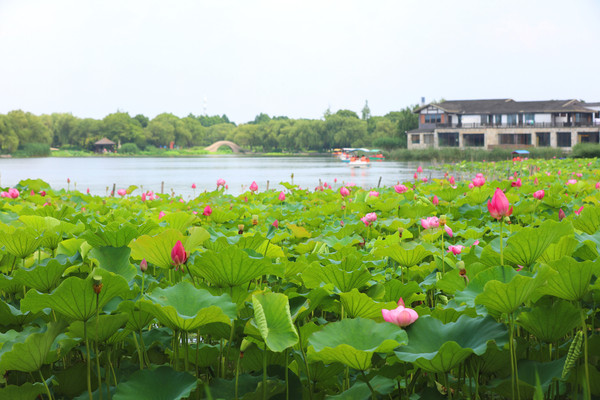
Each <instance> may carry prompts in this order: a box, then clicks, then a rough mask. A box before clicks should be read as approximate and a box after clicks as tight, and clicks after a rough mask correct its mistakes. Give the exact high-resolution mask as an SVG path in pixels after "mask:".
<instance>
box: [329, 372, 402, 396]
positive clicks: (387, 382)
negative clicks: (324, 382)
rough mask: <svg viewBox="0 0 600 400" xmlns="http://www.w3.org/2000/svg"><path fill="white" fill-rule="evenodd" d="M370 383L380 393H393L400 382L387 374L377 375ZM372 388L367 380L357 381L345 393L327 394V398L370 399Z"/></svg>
mask: <svg viewBox="0 0 600 400" xmlns="http://www.w3.org/2000/svg"><path fill="white" fill-rule="evenodd" d="M369 384H370V385H371V387H372V388H373V390H374V391H375V393H377V394H379V395H387V394H389V393H391V392H392V391H393V390H394V389H395V388H396V385H397V384H398V381H397V380H395V379H390V378H386V377H385V376H381V375H376V376H375V377H374V378H373V379H371V380H370V381H369ZM372 396H373V395H372V393H371V389H369V386H367V384H366V383H365V382H362V381H357V382H356V383H355V384H354V385H352V387H351V388H350V389H348V390H346V391H345V392H343V393H340V394H338V395H335V396H327V399H328V400H329V399H332V400H336V399H337V400H369V399H371V398H372Z"/></svg>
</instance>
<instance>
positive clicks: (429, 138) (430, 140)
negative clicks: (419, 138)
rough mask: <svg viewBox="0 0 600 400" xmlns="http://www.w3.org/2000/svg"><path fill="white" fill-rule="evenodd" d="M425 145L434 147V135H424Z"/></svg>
mask: <svg viewBox="0 0 600 400" xmlns="http://www.w3.org/2000/svg"><path fill="white" fill-rule="evenodd" d="M423 143H425V144H430V145H433V134H431V133H427V134H425V135H423Z"/></svg>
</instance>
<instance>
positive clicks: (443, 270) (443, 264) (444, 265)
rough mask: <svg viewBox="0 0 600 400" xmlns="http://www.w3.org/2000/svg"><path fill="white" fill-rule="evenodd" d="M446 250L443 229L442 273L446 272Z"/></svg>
mask: <svg viewBox="0 0 600 400" xmlns="http://www.w3.org/2000/svg"><path fill="white" fill-rule="evenodd" d="M445 252H446V247H445V243H444V229H442V274H445V273H446V263H445V262H444V253H445Z"/></svg>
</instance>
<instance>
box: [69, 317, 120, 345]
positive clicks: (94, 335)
mask: <svg viewBox="0 0 600 400" xmlns="http://www.w3.org/2000/svg"><path fill="white" fill-rule="evenodd" d="M128 318H129V316H128V315H127V314H125V313H121V314H105V315H100V316H99V318H98V319H96V317H94V318H90V319H89V320H88V321H87V322H86V323H85V325H86V328H87V336H88V338H89V339H90V340H92V341H97V342H104V341H106V340H108V339H109V338H110V337H111V336H112V335H114V334H115V333H116V332H117V331H118V330H119V329H121V328H122V327H123V326H125V324H126V323H127V319H128ZM96 322H98V324H96ZM83 324H84V322H83V321H75V322H73V323H72V324H71V325H70V326H69V335H70V336H72V337H79V338H83V337H84V327H83Z"/></svg>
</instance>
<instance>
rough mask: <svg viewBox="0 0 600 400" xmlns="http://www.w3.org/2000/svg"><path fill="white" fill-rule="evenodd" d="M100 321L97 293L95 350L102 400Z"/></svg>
mask: <svg viewBox="0 0 600 400" xmlns="http://www.w3.org/2000/svg"><path fill="white" fill-rule="evenodd" d="M99 323H100V293H96V342H95V343H94V349H95V350H94V351H95V352H96V354H95V355H96V369H97V370H98V397H99V399H100V400H102V374H101V373H100V352H99V351H98V342H99V341H100V338H99V337H98V325H99Z"/></svg>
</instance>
